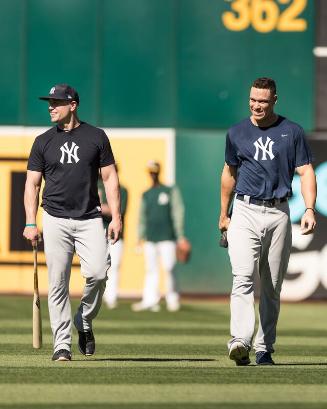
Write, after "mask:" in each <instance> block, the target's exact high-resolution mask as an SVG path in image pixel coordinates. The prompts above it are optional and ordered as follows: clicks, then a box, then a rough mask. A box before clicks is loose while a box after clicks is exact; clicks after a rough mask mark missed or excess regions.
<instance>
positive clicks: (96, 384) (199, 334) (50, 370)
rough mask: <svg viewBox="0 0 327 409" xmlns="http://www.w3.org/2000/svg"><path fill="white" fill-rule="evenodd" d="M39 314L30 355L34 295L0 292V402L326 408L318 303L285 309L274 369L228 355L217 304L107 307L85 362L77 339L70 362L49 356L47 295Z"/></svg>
mask: <svg viewBox="0 0 327 409" xmlns="http://www.w3.org/2000/svg"><path fill="white" fill-rule="evenodd" d="M72 304H73V308H74V309H76V307H77V304H78V301H77V300H73V303H72ZM42 316H43V334H44V346H43V348H42V349H41V350H39V351H35V350H33V348H32V346H31V343H32V335H31V320H32V303H31V298H27V297H5V296H2V297H1V298H0V325H1V326H0V328H1V335H0V348H1V349H0V407H1V408H12V409H13V408H18V407H19V408H27V409H32V408H33V409H34V408H35V409H40V408H48V409H55V408H64V409H65V408H68V407H69V408H76V409H77V408H78V409H84V408H88V409H92V408H95V409H100V408H101V409H102V408H108V407H109V408H118V409H186V408H189V409H195V408H203V409H206V408H208V409H214V408H215V409H216V408H226V409H234V408H235V409H236V408H241V409H242V408H243V409H245V408H246V409H250V408H251V409H259V408H269V409H275V408H277V409H284V408H287V409H291V408H297V409H303V408H311V409H317V408H327V354H326V350H327V348H326V345H327V329H326V328H327V320H326V316H327V305H326V304H323V303H320V304H317V303H315V304H301V305H300V304H299V305H283V306H282V310H281V317H280V322H279V328H278V335H279V336H278V342H277V345H276V354H275V356H274V359H275V361H276V365H275V366H274V367H256V366H255V365H250V366H248V367H241V368H240V367H235V366H234V363H233V362H232V361H230V360H229V359H228V357H227V355H226V341H227V340H228V336H229V335H228V334H229V331H228V329H229V306H228V304H227V303H223V302H210V303H208V302H206V303H205V302H197V303H195V302H192V303H185V304H184V305H183V308H182V310H181V311H180V312H178V313H168V312H166V311H165V310H164V309H163V310H162V311H161V312H159V313H150V312H142V313H133V312H131V310H130V305H129V303H127V302H124V303H121V304H120V306H119V308H118V309H117V310H114V311H108V310H106V309H105V308H103V309H102V311H101V313H100V315H99V317H98V319H97V320H96V322H95V325H94V331H95V336H96V341H97V353H96V355H95V356H94V357H93V358H85V357H83V356H82V355H80V354H79V352H78V349H77V347H76V345H75V344H74V346H73V361H72V362H52V361H51V356H52V340H51V332H50V326H49V318H48V313H47V302H46V300H45V299H42ZM76 339H77V336H76V333H74V341H75V343H76ZM252 358H253V356H252Z"/></svg>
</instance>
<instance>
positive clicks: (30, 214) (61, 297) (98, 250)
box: [23, 84, 122, 361]
mask: <svg viewBox="0 0 327 409" xmlns="http://www.w3.org/2000/svg"><path fill="white" fill-rule="evenodd" d="M40 99H43V100H46V101H48V102H49V113H50V118H51V122H52V123H56V124H57V125H56V126H54V127H52V128H51V129H49V130H48V131H47V132H45V133H43V134H42V135H39V136H38V137H37V138H36V139H35V141H34V144H33V146H32V150H31V154H30V157H29V160H28V165H27V169H28V170H27V178H26V185H25V195H24V204H25V211H26V227H25V229H24V233H23V234H24V237H25V238H27V239H28V240H31V241H32V242H34V241H35V240H37V237H38V234H39V231H38V228H37V225H36V214H37V210H38V203H39V191H40V186H41V181H42V176H43V177H44V180H45V187H44V190H43V197H42V206H43V209H44V212H43V237H44V251H45V256H46V262H47V267H48V275H49V294H48V304H49V314H50V322H51V328H52V332H53V341H54V354H53V357H52V359H53V360H54V361H69V360H71V343H72V335H71V332H72V324H71V307H70V300H69V279H70V270H71V264H72V260H73V255H74V250H76V253H77V254H78V255H79V257H80V262H81V272H82V274H83V276H84V277H85V278H86V285H85V288H84V292H83V295H82V298H81V303H80V306H79V308H78V310H77V312H76V314H75V317H74V324H75V327H76V329H77V330H78V334H79V342H78V346H79V350H80V352H81V353H82V354H84V355H92V354H93V353H94V351H95V339H94V335H93V331H92V321H93V319H94V318H95V317H96V315H97V313H98V311H99V309H100V306H101V301H102V295H103V291H104V289H105V283H106V280H107V270H108V268H109V266H110V257H109V249H108V246H107V239H106V236H105V230H104V227H103V222H102V216H101V207H100V201H99V196H98V190H97V180H98V174H99V167H100V172H101V176H102V180H103V183H104V186H105V190H106V195H107V197H110V209H111V214H112V221H111V223H110V225H109V228H108V235H109V237H111V238H112V243H115V242H116V241H117V240H118V238H119V234H120V232H121V228H122V226H121V216H120V199H119V183H118V176H117V173H116V169H115V165H114V156H113V153H112V151H111V147H110V143H109V140H108V138H107V136H106V134H105V133H104V131H103V130H101V129H99V128H95V127H94V126H91V125H89V124H87V123H86V122H81V121H80V120H79V118H78V115H77V109H78V105H79V96H78V93H77V92H76V91H75V90H74V89H73V88H72V87H70V86H69V85H67V84H58V85H56V86H54V87H52V88H51V90H50V93H49V95H48V96H46V97H41V98H40Z"/></svg>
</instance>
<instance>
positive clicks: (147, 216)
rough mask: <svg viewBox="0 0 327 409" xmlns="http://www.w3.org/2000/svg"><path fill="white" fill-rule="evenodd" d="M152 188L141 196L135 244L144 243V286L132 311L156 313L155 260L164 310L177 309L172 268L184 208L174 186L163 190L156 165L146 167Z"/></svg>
mask: <svg viewBox="0 0 327 409" xmlns="http://www.w3.org/2000/svg"><path fill="white" fill-rule="evenodd" d="M148 172H149V176H150V177H151V180H152V186H151V188H150V189H149V190H147V191H146V192H144V193H143V196H142V202H141V209H140V217H139V225H138V239H139V243H141V242H142V241H144V257H145V269H146V272H145V282H144V288H143V296H142V300H141V301H140V302H138V303H135V304H133V305H132V310H133V311H143V310H149V311H153V312H157V311H159V309H160V305H159V301H160V294H159V256H160V259H161V262H162V264H163V267H164V269H165V272H166V295H165V298H166V304H167V310H168V311H171V312H174V311H178V310H179V308H180V302H179V294H178V292H177V290H176V283H175V276H174V266H175V264H176V241H177V242H179V243H182V242H183V241H185V240H186V239H185V237H184V204H183V200H182V197H181V194H180V192H179V189H178V188H177V186H172V187H170V186H166V185H163V184H162V183H161V182H160V179H159V175H160V164H159V163H158V162H155V161H150V162H149V163H148Z"/></svg>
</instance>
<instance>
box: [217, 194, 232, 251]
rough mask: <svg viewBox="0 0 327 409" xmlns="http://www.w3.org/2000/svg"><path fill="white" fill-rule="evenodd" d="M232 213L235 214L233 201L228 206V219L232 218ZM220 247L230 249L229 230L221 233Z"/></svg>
mask: <svg viewBox="0 0 327 409" xmlns="http://www.w3.org/2000/svg"><path fill="white" fill-rule="evenodd" d="M232 213H233V201H231V202H230V204H229V206H228V217H229V218H231V217H232ZM219 246H220V247H223V248H225V249H227V247H228V241H227V230H224V231H221V236H220V240H219Z"/></svg>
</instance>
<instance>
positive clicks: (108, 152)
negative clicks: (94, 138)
mask: <svg viewBox="0 0 327 409" xmlns="http://www.w3.org/2000/svg"><path fill="white" fill-rule="evenodd" d="M114 163H115V158H114V154H113V153H112V149H111V145H110V142H109V138H108V137H107V135H106V134H105V132H104V131H103V132H102V133H101V143H100V168H103V167H104V166H109V165H113V164H114Z"/></svg>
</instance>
